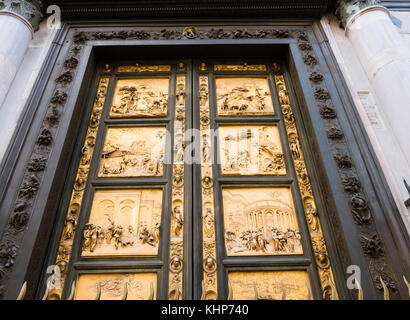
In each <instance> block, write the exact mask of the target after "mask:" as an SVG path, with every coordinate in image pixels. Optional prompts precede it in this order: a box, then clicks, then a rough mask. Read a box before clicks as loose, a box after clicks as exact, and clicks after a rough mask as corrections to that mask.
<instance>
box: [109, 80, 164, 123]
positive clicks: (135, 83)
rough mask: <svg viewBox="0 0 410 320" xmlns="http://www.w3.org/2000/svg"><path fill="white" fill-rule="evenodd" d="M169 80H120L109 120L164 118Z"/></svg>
mask: <svg viewBox="0 0 410 320" xmlns="http://www.w3.org/2000/svg"><path fill="white" fill-rule="evenodd" d="M168 91H169V78H137V79H120V80H118V82H117V86H116V88H115V93H114V99H113V105H112V107H111V111H110V117H111V118H136V117H166V116H167V109H168Z"/></svg>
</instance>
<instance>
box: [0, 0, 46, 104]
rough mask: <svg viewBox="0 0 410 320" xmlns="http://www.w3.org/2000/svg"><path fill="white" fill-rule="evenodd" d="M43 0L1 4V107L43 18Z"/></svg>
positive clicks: (6, 0) (3, 1)
mask: <svg viewBox="0 0 410 320" xmlns="http://www.w3.org/2000/svg"><path fill="white" fill-rule="evenodd" d="M43 9H44V5H43V2H42V1H40V0H31V1H30V0H25V1H17V0H2V1H0V108H2V107H3V106H2V104H3V102H4V99H5V97H6V95H7V92H8V90H9V88H10V85H11V83H12V81H13V79H14V76H15V75H16V73H17V70H18V69H19V67H20V64H21V62H22V61H23V58H24V55H25V53H26V50H27V47H28V44H29V42H30V40H31V39H32V38H33V35H34V32H35V31H37V29H38V25H39V23H40V21H41V19H42V18H43V14H42V10H43Z"/></svg>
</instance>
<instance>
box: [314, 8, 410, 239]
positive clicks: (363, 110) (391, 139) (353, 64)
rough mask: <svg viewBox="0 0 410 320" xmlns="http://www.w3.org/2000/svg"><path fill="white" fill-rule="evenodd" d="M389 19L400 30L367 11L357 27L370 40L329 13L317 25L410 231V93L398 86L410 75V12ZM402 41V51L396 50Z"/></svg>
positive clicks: (386, 19) (393, 13)
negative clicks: (409, 186) (409, 96)
mask: <svg viewBox="0 0 410 320" xmlns="http://www.w3.org/2000/svg"><path fill="white" fill-rule="evenodd" d="M370 15H371V16H370ZM391 15H392V16H394V17H397V18H398V19H399V20H400V21H401V26H397V25H393V24H391V23H390V21H389V20H388V19H389V18H388V15H386V14H385V13H383V12H377V13H375V12H373V13H369V16H368V17H366V19H362V20H361V21H359V23H360V24H359V25H358V26H355V27H358V28H362V29H366V28H368V30H367V31H366V32H369V34H370V36H369V37H370V38H372V37H373V39H370V40H369V39H366V38H358V34H357V33H355V32H357V31H355V30H354V31H353V33H352V32H351V30H350V31H349V30H348V31H347V32H346V31H345V30H344V29H342V28H340V26H339V21H338V20H337V19H336V18H335V17H334V16H333V15H327V16H325V17H323V18H322V19H321V21H320V23H321V25H322V27H323V29H324V30H325V33H326V35H327V37H328V39H329V42H330V44H331V47H332V49H333V52H334V55H335V57H336V59H337V61H338V63H339V66H340V68H341V70H342V73H343V75H344V77H345V80H346V82H347V85H348V87H349V89H350V92H351V94H352V97H353V100H354V102H355V104H356V107H357V110H358V113H359V114H360V117H361V119H362V121H363V124H364V126H365V128H366V130H367V133H368V135H369V137H370V141H371V143H372V147H373V149H374V150H375V153H376V155H377V158H378V160H379V162H380V164H381V166H382V168H383V171H384V174H385V177H386V179H387V183H388V185H389V187H390V189H391V191H392V194H393V197H394V199H395V202H396V204H397V206H398V208H399V211H400V213H401V215H402V218H403V221H404V223H405V225H406V227H407V230H408V231H409V232H410V209H409V208H406V206H405V205H404V202H405V200H407V199H408V198H409V197H410V195H409V193H408V192H407V190H406V188H405V185H404V183H403V178H405V179H406V180H407V182H409V183H410V156H409V155H410V139H408V137H409V135H410V106H409V100H407V99H406V94H407V93H405V92H403V91H410V90H408V89H407V90H403V88H402V87H400V85H401V86H404V85H405V83H407V81H409V77H410V73H408V72H406V70H407V71H410V70H408V65H409V61H410V55H409V54H408V52H410V51H409V50H410V12H391ZM398 25H400V23H398ZM378 29H380V30H378ZM395 29H396V30H397V31H398V32H396V30H395ZM361 37H365V33H363V35H361ZM400 37H402V39H399V38H400ZM396 38H397V39H396ZM403 39H404V41H405V42H403ZM398 43H399V44H400V45H397V44H398ZM403 43H404V46H405V48H399V46H402V44H403ZM374 48H380V50H379V49H374ZM397 48H398V49H397ZM393 68H398V69H399V71H400V72H399V71H397V70H394V69H393ZM389 69H390V70H389ZM389 90H390V91H389ZM395 90H398V92H399V94H397V93H395ZM400 91H401V92H400ZM406 119H407V120H406ZM403 120H404V121H403ZM406 132H407V134H406Z"/></svg>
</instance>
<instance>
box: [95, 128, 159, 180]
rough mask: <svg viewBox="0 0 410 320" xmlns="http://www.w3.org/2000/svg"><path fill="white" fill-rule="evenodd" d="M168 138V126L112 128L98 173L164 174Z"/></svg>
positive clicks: (120, 174) (123, 174)
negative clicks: (166, 127)
mask: <svg viewBox="0 0 410 320" xmlns="http://www.w3.org/2000/svg"><path fill="white" fill-rule="evenodd" d="M165 140H166V129H165V127H129V128H109V129H108V131H107V138H106V140H105V143H104V148H103V151H102V157H101V158H102V159H101V164H100V170H99V173H98V176H99V177H146V176H162V175H163V171H164V153H165Z"/></svg>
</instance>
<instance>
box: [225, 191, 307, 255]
mask: <svg viewBox="0 0 410 320" xmlns="http://www.w3.org/2000/svg"><path fill="white" fill-rule="evenodd" d="M222 195H223V206H224V223H225V245H226V251H227V254H228V256H257V255H293V254H303V250H302V244H301V241H300V240H301V236H300V232H299V227H298V223H297V220H296V215H295V209H294V205H293V200H292V194H291V191H290V189H289V188H286V187H284V188H280V187H275V188H224V189H223V191H222Z"/></svg>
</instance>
